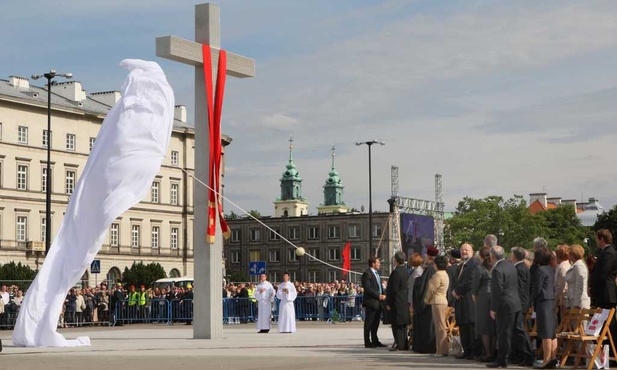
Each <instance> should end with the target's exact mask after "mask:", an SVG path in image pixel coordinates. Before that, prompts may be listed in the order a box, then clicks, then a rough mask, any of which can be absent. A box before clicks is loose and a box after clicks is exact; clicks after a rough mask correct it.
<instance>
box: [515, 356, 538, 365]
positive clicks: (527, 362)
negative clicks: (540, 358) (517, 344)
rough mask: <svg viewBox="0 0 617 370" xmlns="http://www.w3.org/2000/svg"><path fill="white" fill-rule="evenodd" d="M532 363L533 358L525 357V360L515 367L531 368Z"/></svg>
mask: <svg viewBox="0 0 617 370" xmlns="http://www.w3.org/2000/svg"><path fill="white" fill-rule="evenodd" d="M533 363H534V359H533V357H527V358H525V359H523V360H522V361H520V362H519V363H518V364H517V365H518V366H524V367H529V366H533Z"/></svg>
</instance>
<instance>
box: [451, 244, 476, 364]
mask: <svg viewBox="0 0 617 370" xmlns="http://www.w3.org/2000/svg"><path fill="white" fill-rule="evenodd" d="M460 251H461V260H462V261H463V263H461V265H460V266H459V268H458V271H457V273H456V279H455V280H454V287H453V289H452V296H453V298H454V316H455V318H456V323H457V324H458V328H459V331H460V336H461V346H462V347H463V353H462V354H461V355H459V356H457V358H458V359H468V360H473V353H474V349H475V348H476V346H475V343H474V334H475V330H474V327H475V321H476V303H475V301H474V300H473V296H472V294H471V282H472V280H473V277H474V275H475V274H476V270H477V269H478V264H479V263H478V260H477V259H475V258H473V248H472V246H471V244H469V243H463V245H461V249H460Z"/></svg>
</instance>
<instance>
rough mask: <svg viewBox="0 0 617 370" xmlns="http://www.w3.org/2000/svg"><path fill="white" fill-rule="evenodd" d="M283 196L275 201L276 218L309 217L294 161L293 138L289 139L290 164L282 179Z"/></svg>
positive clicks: (300, 179)
mask: <svg viewBox="0 0 617 370" xmlns="http://www.w3.org/2000/svg"><path fill="white" fill-rule="evenodd" d="M280 181H281V196H280V198H277V200H275V201H274V217H299V216H303V215H308V202H307V201H306V200H304V198H303V197H302V178H301V177H300V173H299V172H298V169H297V168H296V164H295V163H294V161H293V138H292V137H290V138H289V162H287V166H286V169H285V172H283V177H281V180H280Z"/></svg>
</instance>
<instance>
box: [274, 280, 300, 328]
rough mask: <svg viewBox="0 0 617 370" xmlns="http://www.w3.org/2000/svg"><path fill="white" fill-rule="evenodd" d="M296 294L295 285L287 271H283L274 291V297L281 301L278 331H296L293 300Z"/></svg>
mask: <svg viewBox="0 0 617 370" xmlns="http://www.w3.org/2000/svg"><path fill="white" fill-rule="evenodd" d="M297 295H298V293H297V292H296V287H295V286H294V285H293V284H292V283H291V282H290V281H289V273H288V272H285V273H284V274H283V282H282V283H281V285H279V288H278V290H277V291H276V298H278V299H279V300H280V301H281V303H280V305H279V323H278V328H279V333H295V332H296V309H295V308H294V301H295V300H296V296H297Z"/></svg>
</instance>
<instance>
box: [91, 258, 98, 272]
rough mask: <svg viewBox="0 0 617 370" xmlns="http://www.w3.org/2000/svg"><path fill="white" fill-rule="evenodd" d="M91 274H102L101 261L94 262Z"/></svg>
mask: <svg viewBox="0 0 617 370" xmlns="http://www.w3.org/2000/svg"><path fill="white" fill-rule="evenodd" d="M90 273H91V274H100V273H101V260H94V261H92V263H91V264H90Z"/></svg>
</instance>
